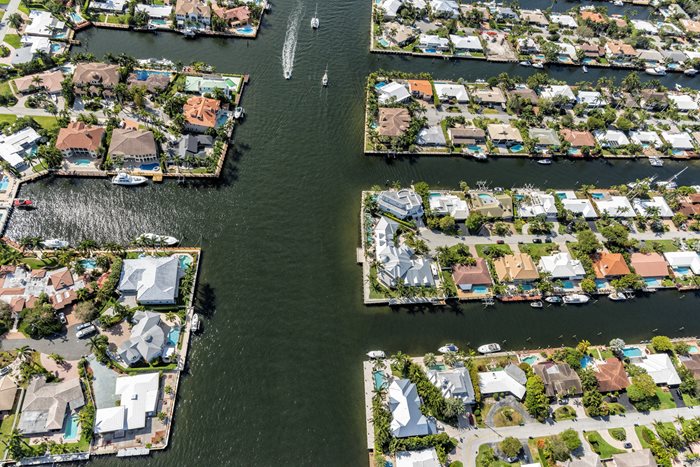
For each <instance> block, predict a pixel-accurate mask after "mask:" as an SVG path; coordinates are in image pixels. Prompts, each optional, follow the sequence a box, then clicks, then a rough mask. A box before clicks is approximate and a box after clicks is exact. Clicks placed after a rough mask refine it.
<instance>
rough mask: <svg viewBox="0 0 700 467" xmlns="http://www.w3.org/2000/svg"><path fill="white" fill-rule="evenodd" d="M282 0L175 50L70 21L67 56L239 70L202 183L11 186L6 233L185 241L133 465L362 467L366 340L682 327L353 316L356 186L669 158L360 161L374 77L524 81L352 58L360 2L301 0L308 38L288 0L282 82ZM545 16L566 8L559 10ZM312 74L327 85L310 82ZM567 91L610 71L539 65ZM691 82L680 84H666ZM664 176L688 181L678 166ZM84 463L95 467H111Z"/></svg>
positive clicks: (577, 178) (655, 318) (375, 312)
mask: <svg viewBox="0 0 700 467" xmlns="http://www.w3.org/2000/svg"><path fill="white" fill-rule="evenodd" d="M297 1H298V0H292V1H290V2H279V3H275V4H274V5H273V12H272V14H270V15H268V16H266V18H265V20H264V24H263V27H262V30H261V32H260V35H259V37H258V39H257V40H255V41H246V40H238V39H234V40H217V39H197V40H194V41H191V40H185V39H182V38H181V37H179V36H176V35H171V34H159V35H150V34H135V33H124V32H120V31H105V30H94V29H93V30H90V31H87V32H85V33H81V34H80V35H79V36H78V39H80V40H81V41H82V42H83V47H82V49H81V50H83V51H90V52H93V53H95V54H96V55H97V56H98V57H99V56H102V55H103V54H104V53H106V52H113V53H121V52H125V53H128V54H132V55H136V56H138V57H166V58H169V59H171V60H173V61H181V62H183V63H189V62H191V61H192V60H202V61H205V62H209V63H212V64H214V65H215V66H216V68H217V69H218V70H220V71H227V72H243V73H249V74H250V76H251V83H250V86H249V88H248V89H247V90H246V92H245V96H244V98H243V105H244V106H245V108H246V110H247V114H248V118H247V120H246V121H245V123H244V124H243V125H241V126H240V127H239V128H238V129H237V130H236V133H235V140H236V141H235V148H236V149H235V150H236V153H235V154H233V155H232V157H230V158H229V159H228V161H227V163H226V167H225V171H224V176H223V179H222V180H221V181H219V182H216V183H212V184H209V183H203V184H199V183H198V184H190V183H187V184H177V183H174V182H172V183H164V184H162V185H159V186H149V187H145V188H142V189H139V188H137V189H123V188H120V187H112V186H111V185H109V184H108V183H107V182H106V181H94V180H56V179H47V180H44V181H40V182H38V183H34V184H32V185H29V186H27V187H25V188H24V189H23V190H22V196H28V197H31V198H33V199H36V200H37V201H38V203H39V209H37V210H36V211H33V212H31V213H18V214H17V215H16V216H15V217H14V220H13V222H12V224H11V226H10V230H9V233H10V235H13V236H17V237H19V236H22V235H27V234H39V235H42V236H44V237H46V238H50V237H53V236H61V237H66V238H70V239H72V240H79V239H81V238H84V237H88V238H94V239H98V240H107V239H110V240H121V241H126V240H128V239H130V238H132V237H133V236H135V235H137V234H138V233H141V232H147V231H152V232H158V233H164V234H174V235H177V236H178V237H180V238H182V239H183V241H184V243H185V244H198V245H201V246H202V247H203V248H204V250H205V253H204V257H203V270H202V275H201V282H202V286H201V287H200V290H199V292H200V293H199V298H200V300H199V308H200V311H202V313H204V314H205V315H206V318H205V320H204V333H203V334H202V335H201V336H199V337H195V342H194V345H193V346H192V352H191V354H190V364H189V375H188V376H187V377H185V378H184V380H183V384H182V387H181V391H180V394H179V399H178V404H179V406H178V408H177V410H176V416H175V422H174V423H175V426H174V432H173V437H172V438H171V447H170V448H169V449H168V450H167V451H165V452H163V453H159V454H155V455H153V456H152V457H150V458H148V459H143V460H139V461H138V463H139V465H148V466H194V465H211V466H219V465H241V466H252V465H255V466H273V465H275V466H276V465H308V466H321V465H333V466H335V465H342V466H346V465H347V466H361V465H366V462H367V455H366V450H365V425H364V408H363V401H364V394H363V387H362V371H361V368H362V367H361V361H362V359H363V357H364V354H365V352H367V351H368V350H371V349H377V348H381V349H384V350H386V351H387V352H395V351H397V350H399V349H401V350H403V351H404V352H409V353H416V354H421V353H425V352H428V351H435V349H436V348H437V347H439V346H440V345H441V344H444V343H445V342H455V343H457V344H458V345H462V346H463V345H466V344H467V343H470V344H472V345H477V344H482V343H485V342H493V341H496V342H503V343H504V347H505V348H510V349H522V348H523V347H524V346H548V345H559V344H562V343H565V344H572V343H574V342H576V341H577V340H578V339H581V338H587V339H589V340H591V341H592V342H594V343H603V342H607V341H609V340H610V339H611V338H612V337H623V338H625V339H627V340H628V341H637V340H640V339H646V338H649V337H651V335H652V334H653V333H665V334H669V335H672V336H679V335H689V334H698V333H700V323H699V322H698V319H697V310H698V300H697V296H696V295H695V294H685V295H680V294H677V293H675V292H669V293H657V294H655V295H654V296H651V297H648V298H642V299H637V300H634V301H632V302H630V303H626V304H619V303H611V302H609V301H608V300H607V299H605V300H601V301H600V302H599V303H596V304H593V305H588V306H585V307H580V308H575V307H567V308H548V309H544V310H533V309H531V308H529V307H528V306H527V305H508V306H505V305H499V306H496V307H494V308H491V309H486V310H485V309H483V308H482V307H481V306H480V305H479V304H470V305H464V306H460V307H457V308H446V309H410V310H406V309H401V310H392V309H389V308H383V307H375V308H368V307H364V306H363V305H362V296H361V281H362V279H361V268H360V267H359V266H357V265H356V264H355V248H356V247H357V246H358V244H359V233H358V224H359V219H358V217H359V216H358V215H359V209H360V199H359V192H360V190H362V189H363V188H368V187H370V186H372V185H374V184H379V185H383V184H385V183H386V182H387V181H389V182H391V181H395V180H398V181H400V182H402V183H405V184H408V183H410V182H412V181H418V180H426V181H428V182H429V183H431V184H435V185H439V186H445V187H450V186H456V185H457V184H458V183H459V181H460V180H465V181H467V182H469V183H471V184H474V183H475V182H476V181H477V180H488V181H489V182H491V183H492V184H493V185H494V186H512V185H515V184H521V183H525V182H529V183H535V184H538V185H541V186H555V187H569V186H573V185H576V184H580V183H596V184H599V185H608V184H618V183H621V182H627V181H630V180H633V179H635V178H639V177H644V176H648V175H650V174H653V173H658V174H660V175H663V176H666V177H668V176H670V175H671V174H673V173H674V172H676V171H677V170H679V168H680V167H682V166H683V165H684V164H679V163H668V164H666V166H665V167H663V168H662V169H660V170H659V169H652V168H651V167H650V166H649V165H648V164H645V163H633V162H627V161H623V162H612V163H607V162H585V163H582V162H579V163H572V162H565V163H556V164H554V165H552V166H549V167H542V166H540V165H537V164H534V163H532V162H530V161H519V160H500V161H492V162H488V163H485V164H480V163H476V162H473V161H467V160H462V159H436V158H423V159H404V160H393V161H385V160H384V159H381V158H368V157H365V156H363V155H362V129H363V120H364V106H363V102H364V82H365V77H366V75H367V73H368V72H370V71H374V70H377V69H380V68H384V69H401V70H407V71H424V70H430V71H432V72H433V74H434V76H435V77H438V78H458V77H463V78H466V79H477V78H481V77H488V76H491V75H494V74H498V73H501V72H511V73H517V74H523V75H525V74H527V73H530V72H532V70H527V69H524V68H521V67H517V66H512V65H499V64H490V63H486V62H467V61H443V60H430V59H414V58H406V57H392V56H384V55H370V54H369V53H368V32H369V5H368V2H365V1H358V0H352V1H347V0H343V1H341V0H329V1H328V2H322V3H319V5H318V8H319V9H318V14H319V17H320V19H321V29H320V30H319V31H317V32H315V33H314V32H312V31H311V28H310V27H309V20H310V18H311V12H313V10H314V7H315V2H311V1H310V0H306V4H305V5H303V11H305V12H306V13H305V17H304V18H302V20H301V22H300V27H299V31H298V44H297V47H296V51H295V63H294V67H293V78H292V79H291V80H289V81H285V80H284V79H283V78H282V59H281V57H282V46H283V42H284V38H285V33H286V31H287V25H288V20H289V15H290V14H291V13H292V12H293V11H297V10H298V3H297ZM558 5H571V6H573V5H574V3H570V4H567V3H565V2H560V3H558ZM326 64H328V73H329V77H330V86H329V87H328V89H326V90H324V89H321V86H320V81H321V76H322V75H323V71H324V68H325V67H326ZM551 73H552V74H553V75H554V76H556V77H557V78H560V79H565V80H568V81H569V82H576V81H579V80H583V79H597V78H598V77H599V76H603V75H604V76H613V77H618V78H619V77H620V76H622V75H621V74H620V73H616V72H612V71H598V70H593V69H592V70H591V72H590V73H588V74H586V75H584V74H583V73H581V72H580V71H577V69H573V68H555V69H553V70H552V71H551ZM664 80H665V82H666V83H667V85H669V86H672V84H673V82H674V81H675V80H678V81H680V82H683V83H684V84H686V83H688V84H692V85H693V86H695V85H696V84H697V83H700V78H697V79H696V80H695V81H692V80H690V79H687V78H685V77H678V76H672V77H666V78H665V79H664ZM690 166H691V169H690V170H688V171H687V172H686V173H685V174H684V175H683V176H682V178H681V180H680V182H681V183H691V182H694V183H698V182H700V165H698V164H697V163H694V164H691V165H690ZM123 463H124V461H123V460H117V459H114V458H103V459H98V460H96V461H95V465H110V466H111V465H114V466H117V465H123Z"/></svg>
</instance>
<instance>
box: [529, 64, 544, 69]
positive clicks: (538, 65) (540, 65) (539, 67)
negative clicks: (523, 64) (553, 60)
mask: <svg viewBox="0 0 700 467" xmlns="http://www.w3.org/2000/svg"><path fill="white" fill-rule="evenodd" d="M532 68H537V69H538V70H541V69H543V68H544V63H542V62H534V63H533V64H532Z"/></svg>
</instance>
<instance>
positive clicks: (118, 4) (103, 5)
mask: <svg viewBox="0 0 700 467" xmlns="http://www.w3.org/2000/svg"><path fill="white" fill-rule="evenodd" d="M124 8H126V0H105V1H100V2H95V1H93V2H90V9H91V10H98V11H110V12H113V13H121V12H123V11H124Z"/></svg>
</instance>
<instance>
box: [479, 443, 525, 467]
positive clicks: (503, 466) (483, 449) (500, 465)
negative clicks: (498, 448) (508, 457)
mask: <svg viewBox="0 0 700 467" xmlns="http://www.w3.org/2000/svg"><path fill="white" fill-rule="evenodd" d="M489 451H492V449H491V447H490V446H489V445H488V444H482V445H481V446H479V454H477V456H476V464H477V465H488V467H512V466H514V467H518V466H519V465H520V462H516V463H514V464H509V463H508V462H504V461H501V460H496V461H493V462H491V463H490V464H486V461H485V460H484V457H485V456H487V455H488V452H489Z"/></svg>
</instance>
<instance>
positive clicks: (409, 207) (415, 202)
mask: <svg viewBox="0 0 700 467" xmlns="http://www.w3.org/2000/svg"><path fill="white" fill-rule="evenodd" d="M377 205H378V206H379V209H380V210H381V211H383V212H388V213H389V214H393V215H394V216H396V217H398V218H399V219H406V218H410V217H412V218H418V217H422V216H423V200H422V199H421V197H420V196H418V193H416V192H415V191H413V190H411V189H408V188H402V189H401V190H388V191H382V192H380V193H379V194H378V195H377Z"/></svg>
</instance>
